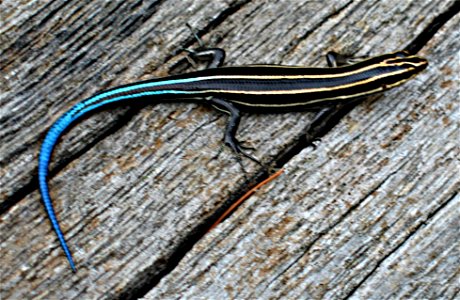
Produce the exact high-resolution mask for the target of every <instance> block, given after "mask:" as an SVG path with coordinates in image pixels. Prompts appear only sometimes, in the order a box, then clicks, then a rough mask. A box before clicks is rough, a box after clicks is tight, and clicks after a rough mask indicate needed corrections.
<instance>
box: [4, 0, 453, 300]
mask: <svg viewBox="0 0 460 300" xmlns="http://www.w3.org/2000/svg"><path fill="white" fill-rule="evenodd" d="M452 3H453V2H452V1H439V2H437V3H432V1H412V2H411V1H375V2H374V1H362V2H352V1H346V0H337V1H334V2H333V3H332V4H331V3H328V4H326V3H322V2H319V1H318V2H317V1H306V2H301V1H270V2H264V1H253V2H249V1H230V0H229V1H212V2H209V1H174V0H169V1H150V2H148V1H143V2H142V1H110V2H106V1H95V2H88V3H85V2H68V1H52V2H49V1H29V2H27V3H21V4H15V3H14V2H10V1H4V2H2V3H1V4H0V11H1V14H2V15H1V17H0V19H1V20H2V26H0V30H1V41H2V43H1V45H0V47H1V48H0V50H1V55H0V67H1V70H2V75H1V76H2V78H1V82H0V84H1V85H2V88H1V90H2V94H1V99H2V100H1V107H0V119H1V120H2V128H1V129H0V136H1V137H2V144H1V145H0V164H1V174H0V180H1V182H0V183H1V186H2V189H1V197H2V198H1V199H0V200H1V201H2V205H3V207H4V208H5V209H4V211H3V214H2V217H1V223H0V228H1V232H2V238H1V247H2V257H1V273H2V287H1V298H2V299H19V298H27V299H55V298H60V299H62V298H65V299H74V298H75V299H77V298H78V299H82V298H84V299H93V298H97V299H118V298H122V299H136V298H138V297H145V299H159V298H160V299H175V298H181V297H183V298H189V299H202V298H211V299H214V298H219V299H236V298H238V299H242V298H244V299H249V298H258V299H269V298H270V299H272V298H284V299H286V298H288V299H294V298H325V299H335V298H346V297H352V298H356V299H360V298H375V299H380V298H383V297H390V298H401V297H407V298H418V299H420V298H431V299H436V298H445V299H449V298H454V297H455V295H456V294H458V293H459V292H460V291H459V288H458V281H459V276H460V268H459V264H458V262H459V261H460V255H459V242H458V240H460V236H459V231H460V230H459V229H460V226H459V222H458V220H459V217H460V211H459V201H460V200H459V197H458V189H459V186H460V180H459V178H458V171H459V168H458V157H459V153H458V152H459V151H458V149H459V143H458V139H457V138H458V133H459V131H458V130H459V129H458V126H459V119H460V116H459V115H458V109H459V107H458V101H455V100H456V99H457V98H458V90H459V87H458V74H459V73H460V67H459V63H458V62H459V56H458V51H454V50H453V49H459V48H460V47H459V46H460V45H459V42H458V41H459V40H460V35H459V33H458V30H457V31H456V30H455V28H459V25H460V24H459V23H460V18H459V17H458V16H456V17H454V18H453V19H452V20H451V21H450V22H449V23H447V24H446V26H444V27H443V28H442V30H440V32H438V34H437V35H436V36H435V37H434V38H433V39H432V40H431V41H430V42H429V44H428V45H426V47H425V48H423V49H422V52H421V55H422V56H424V57H427V58H428V60H429V61H430V67H429V69H428V70H427V71H426V72H424V73H423V74H421V75H420V76H418V77H417V78H416V79H415V80H413V81H411V82H410V83H408V84H406V85H404V86H403V87H401V88H399V89H397V90H393V91H389V92H387V93H385V95H383V96H378V97H374V98H373V99H370V100H369V101H366V102H364V103H362V104H361V105H359V106H358V107H357V108H356V109H355V110H353V111H352V113H350V114H349V115H348V116H346V117H345V118H344V119H343V120H342V121H341V122H340V123H339V124H338V126H336V127H335V128H334V129H333V130H332V131H331V132H330V133H329V134H328V135H326V136H325V137H324V138H323V139H322V141H321V142H320V143H319V144H318V148H317V149H316V150H313V149H311V148H307V149H305V150H304V151H302V152H301V153H300V154H299V155H297V156H295V157H294V158H293V159H292V160H290V161H289V162H288V163H287V164H286V166H285V168H286V170H287V172H286V173H285V174H283V175H282V176H281V177H279V178H278V179H276V180H275V181H274V182H272V183H270V184H269V185H267V186H266V187H265V188H264V189H263V191H261V192H258V193H256V195H255V196H253V197H251V198H250V199H249V200H247V201H246V203H245V204H244V205H243V206H242V207H241V208H240V209H239V210H238V211H237V212H236V213H235V214H234V215H232V216H231V217H230V218H229V219H228V220H226V221H225V222H224V223H223V224H222V225H221V226H219V227H218V228H217V229H216V230H214V231H213V232H211V233H209V234H207V235H205V236H204V237H203V238H202V239H199V240H198V239H196V240H194V238H195V235H194V230H196V228H197V226H199V225H200V224H203V223H205V222H206V220H207V218H208V217H209V216H211V215H213V213H215V211H216V210H217V208H218V207H220V206H221V205H222V203H224V202H225V201H226V200H227V199H229V198H232V197H234V196H235V195H238V194H240V193H242V192H244V190H246V189H248V188H249V186H248V183H247V182H245V177H244V175H243V173H242V172H241V168H240V166H239V165H238V163H236V161H235V157H234V156H233V154H232V153H231V152H230V151H228V150H226V149H224V150H223V151H222V153H220V147H221V138H222V134H223V127H224V126H225V121H226V117H225V116H223V115H221V114H220V113H219V112H216V111H214V110H212V109H211V108H208V107H203V106H199V105H196V104H186V105H184V104H154V105H146V104H141V105H133V106H130V105H126V106H124V107H120V108H114V109H110V110H107V111H103V112H100V113H98V114H95V115H93V116H91V117H90V118H88V119H86V120H84V121H83V122H81V123H80V124H78V125H77V126H75V128H73V129H72V130H71V131H70V132H69V133H67V134H66V135H65V136H64V137H63V139H62V141H61V142H60V144H59V146H58V149H57V151H56V152H55V154H54V156H53V163H52V168H53V170H54V171H53V177H52V178H51V180H50V188H51V196H52V198H53V199H54V203H55V205H56V210H57V213H58V217H59V219H60V221H61V224H62V227H63V230H64V232H65V234H66V237H67V239H68V241H69V246H70V248H71V250H72V251H73V253H74V257H75V260H76V263H77V267H78V268H79V271H78V273H77V274H72V273H71V272H70V269H69V267H68V265H67V262H66V261H65V257H64V255H63V253H62V251H61V249H60V248H59V245H58V243H57V239H56V237H55V235H54V233H53V232H52V231H51V228H50V224H49V222H48V220H47V218H46V215H45V213H44V210H43V208H42V205H41V203H40V197H39V194H38V192H37V189H36V188H37V186H36V183H35V176H36V158H37V154H38V149H39V146H40V141H41V140H42V138H43V136H44V134H45V132H46V130H47V128H48V127H49V126H50V125H51V124H52V122H53V121H54V120H56V119H57V118H58V117H59V115H60V114H61V113H63V112H64V111H65V110H66V109H68V108H69V107H70V106H72V105H73V104H74V103H76V102H77V101H80V100H82V99H84V98H85V97H88V96H90V95H91V94H93V93H95V92H97V91H100V90H102V89H105V88H109V87H113V86H116V85H118V84H123V83H127V82H133V81H137V80H142V79H148V78H153V77H158V76H165V75H168V74H173V73H175V72H182V71H187V70H191V69H192V68H190V67H189V66H187V64H186V63H185V60H184V55H185V53H184V51H182V48H187V47H192V48H193V47H196V42H195V41H194V39H193V37H192V36H191V34H190V32H189V31H188V29H187V28H186V27H185V26H184V24H185V22H189V23H190V24H191V25H192V26H194V27H195V28H197V29H198V31H199V34H200V35H203V39H204V40H205V41H206V42H208V43H209V44H210V45H212V46H219V47H222V48H224V49H226V50H227V51H228V56H229V57H228V64H235V65H236V64H250V63H275V64H287V65H316V66H324V65H325V62H324V58H323V57H322V55H323V54H324V53H326V52H327V51H328V50H332V49H334V50H335V51H338V52H348V53H357V54H358V55H363V54H369V55H376V54H381V53H385V52H391V51H394V50H398V49H401V48H403V47H405V46H406V45H407V44H408V43H409V42H410V41H411V40H413V39H414V38H415V37H416V36H417V34H419V33H420V32H421V31H422V30H423V29H424V28H425V27H426V26H427V25H428V24H429V23H430V21H431V20H432V19H433V18H434V17H435V16H436V15H438V14H440V13H441V12H443V11H445V10H446V9H447V8H448V7H449V6H450V5H451V4H452ZM311 117H312V114H311V113H309V112H301V113H287V114H279V115H277V114H275V115H251V116H245V118H244V120H243V122H242V127H241V129H242V130H241V131H240V133H239V134H240V138H241V139H242V140H248V141H249V142H250V144H251V145H253V146H254V147H255V148H256V149H257V151H256V152H255V153H254V155H256V156H257V157H259V158H261V159H262V161H264V162H266V163H268V162H270V161H272V160H273V159H276V157H277V156H278V155H279V154H280V153H282V152H283V150H284V149H286V148H287V147H289V146H291V145H293V144H295V143H296V142H297V140H298V139H299V137H300V136H302V134H303V132H304V130H305V128H306V127H307V125H308V121H309V120H310V119H311ZM244 163H245V168H246V171H247V172H248V174H249V176H251V175H252V174H255V173H257V172H258V171H259V169H258V167H257V166H256V165H253V164H251V163H250V162H244ZM184 241H185V242H184ZM195 242H198V243H197V244H196V245H195V246H194V247H193V249H192V250H191V251H189V250H188V248H187V247H191V246H192V245H193V243H195ZM184 245H186V246H187V247H185V248H182V247H183V246H184ZM184 255H185V257H184V259H182V260H181V261H180V263H179V265H177V266H176V263H177V262H178V261H179V260H180V259H181V258H182V256H184ZM171 269H172V272H170V270H171ZM169 272H170V273H169ZM158 282H159V283H158ZM157 283H158V284H157Z"/></svg>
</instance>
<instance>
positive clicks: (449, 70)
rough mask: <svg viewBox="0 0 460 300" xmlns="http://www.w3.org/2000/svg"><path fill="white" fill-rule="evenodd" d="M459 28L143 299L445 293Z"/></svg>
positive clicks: (456, 238)
mask: <svg viewBox="0 0 460 300" xmlns="http://www.w3.org/2000/svg"><path fill="white" fill-rule="evenodd" d="M381 9H382V7H380V8H376V11H378V12H379V14H382V11H381ZM397 9H398V8H397ZM363 14H365V13H364V12H362V11H360V10H357V11H353V12H352V13H351V14H350V15H348V17H347V20H349V21H350V22H352V20H355V19H359V18H360V17H361V16H362V15H363ZM408 15H411V13H408ZM366 19H369V20H376V19H377V17H375V18H373V17H372V14H371V15H367V17H366ZM337 22H343V20H337ZM381 24H383V23H381ZM459 26H460V16H458V15H457V16H456V17H455V18H454V19H453V20H451V21H450V22H449V23H448V24H447V26H446V27H445V28H443V29H442V30H441V32H439V33H438V34H437V35H436V36H435V39H434V40H433V41H431V42H430V43H429V45H427V46H426V47H425V48H424V49H423V51H422V53H421V54H422V55H423V56H425V57H427V58H428V59H429V61H430V67H429V69H428V70H427V71H426V72H424V73H423V74H421V75H420V76H419V77H418V78H417V79H415V81H414V82H412V84H408V85H405V87H403V88H401V89H399V90H394V91H389V92H387V93H385V97H383V98H382V99H380V100H379V101H378V102H374V103H366V104H363V105H361V106H359V107H358V108H357V109H356V110H355V111H353V112H352V113H351V114H350V115H349V116H347V117H346V118H345V119H344V120H343V122H341V124H340V125H339V126H337V127H336V128H335V129H334V130H333V131H332V132H330V134H329V135H327V137H325V138H324V139H323V141H322V143H321V144H319V146H318V148H317V149H316V150H312V149H305V150H304V151H303V152H302V153H301V154H300V155H298V156H297V157H295V158H294V159H293V160H292V161H290V162H289V163H288V164H287V166H286V173H285V174H284V175H282V176H281V177H279V178H277V179H276V180H275V181H274V182H272V183H271V184H269V185H267V186H266V187H265V188H264V190H263V191H261V192H259V193H258V194H257V195H256V196H255V197H252V198H251V199H249V200H248V201H247V202H246V203H245V204H244V205H243V207H242V208H241V209H239V210H238V211H237V212H236V213H235V215H234V216H232V217H231V218H229V219H228V220H227V221H226V222H225V223H224V224H223V225H222V226H220V227H218V229H217V230H215V231H214V232H211V233H210V234H209V235H207V236H205V237H204V238H203V240H201V241H200V242H199V243H198V244H196V245H195V247H194V248H193V249H192V251H191V252H190V253H189V254H188V255H187V256H186V258H185V259H184V260H183V261H181V263H180V264H179V265H178V267H177V268H176V269H175V270H174V271H173V272H171V273H170V274H168V276H166V277H165V278H163V280H162V281H161V282H160V283H159V285H157V286H156V287H155V288H153V289H152V290H151V291H150V293H148V294H147V295H146V296H145V297H144V298H143V299H171V298H176V295H180V296H181V297H182V298H186V299H213V298H216V297H217V296H218V297H219V298H220V299H343V298H350V297H351V298H352V299H382V298H391V299H402V298H404V299H407V298H409V299H454V298H455V296H456V295H458V293H459V292H460V286H459V284H458V283H459V279H460V264H459V261H460V222H459V220H460V197H459V195H458V190H459V187H460V180H459V177H458V174H459V164H458V156H459V152H458V149H459V140H458V134H459V122H460V116H459V113H458V112H459V105H458V91H459V81H458V74H460V66H459V59H458V58H459V57H458V53H456V54H455V55H452V49H459V48H460V42H459V41H460V33H459V31H458V28H459ZM369 27H371V28H372V25H369ZM375 31H376V32H380V31H379V30H375Z"/></svg>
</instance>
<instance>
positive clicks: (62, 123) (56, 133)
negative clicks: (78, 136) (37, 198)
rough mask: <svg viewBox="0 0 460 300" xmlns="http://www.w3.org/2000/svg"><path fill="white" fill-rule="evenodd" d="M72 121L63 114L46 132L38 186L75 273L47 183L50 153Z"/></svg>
mask: <svg viewBox="0 0 460 300" xmlns="http://www.w3.org/2000/svg"><path fill="white" fill-rule="evenodd" d="M72 121H73V118H72V117H71V116H70V115H69V114H64V115H63V116H62V117H61V118H59V119H58V120H57V121H56V122H55V123H54V124H53V126H52V127H51V128H50V130H49V131H48V133H47V135H46V137H45V140H44V141H43V144H42V147H41V150H40V155H39V158H38V183H39V186H40V194H41V196H42V199H43V203H44V205H45V210H46V213H47V214H48V217H49V219H50V221H51V225H52V226H53V229H54V231H55V232H56V235H57V237H58V239H59V243H60V244H61V247H62V249H63V250H64V252H65V255H66V257H67V260H68V261H69V264H70V267H71V268H72V271H73V272H76V271H77V268H76V267H75V263H74V262H73V259H72V254H71V253H70V250H69V248H68V247H67V243H66V241H65V239H64V234H63V233H62V230H61V227H60V226H59V223H58V221H57V218H56V213H55V212H54V208H53V204H52V203H51V198H50V195H49V190H48V182H47V177H48V165H49V161H50V158H51V153H52V152H53V149H54V146H55V145H56V142H57V140H58V139H59V137H60V136H61V134H62V133H63V132H64V131H65V129H66V128H67V127H68V126H69V125H70V123H72Z"/></svg>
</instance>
